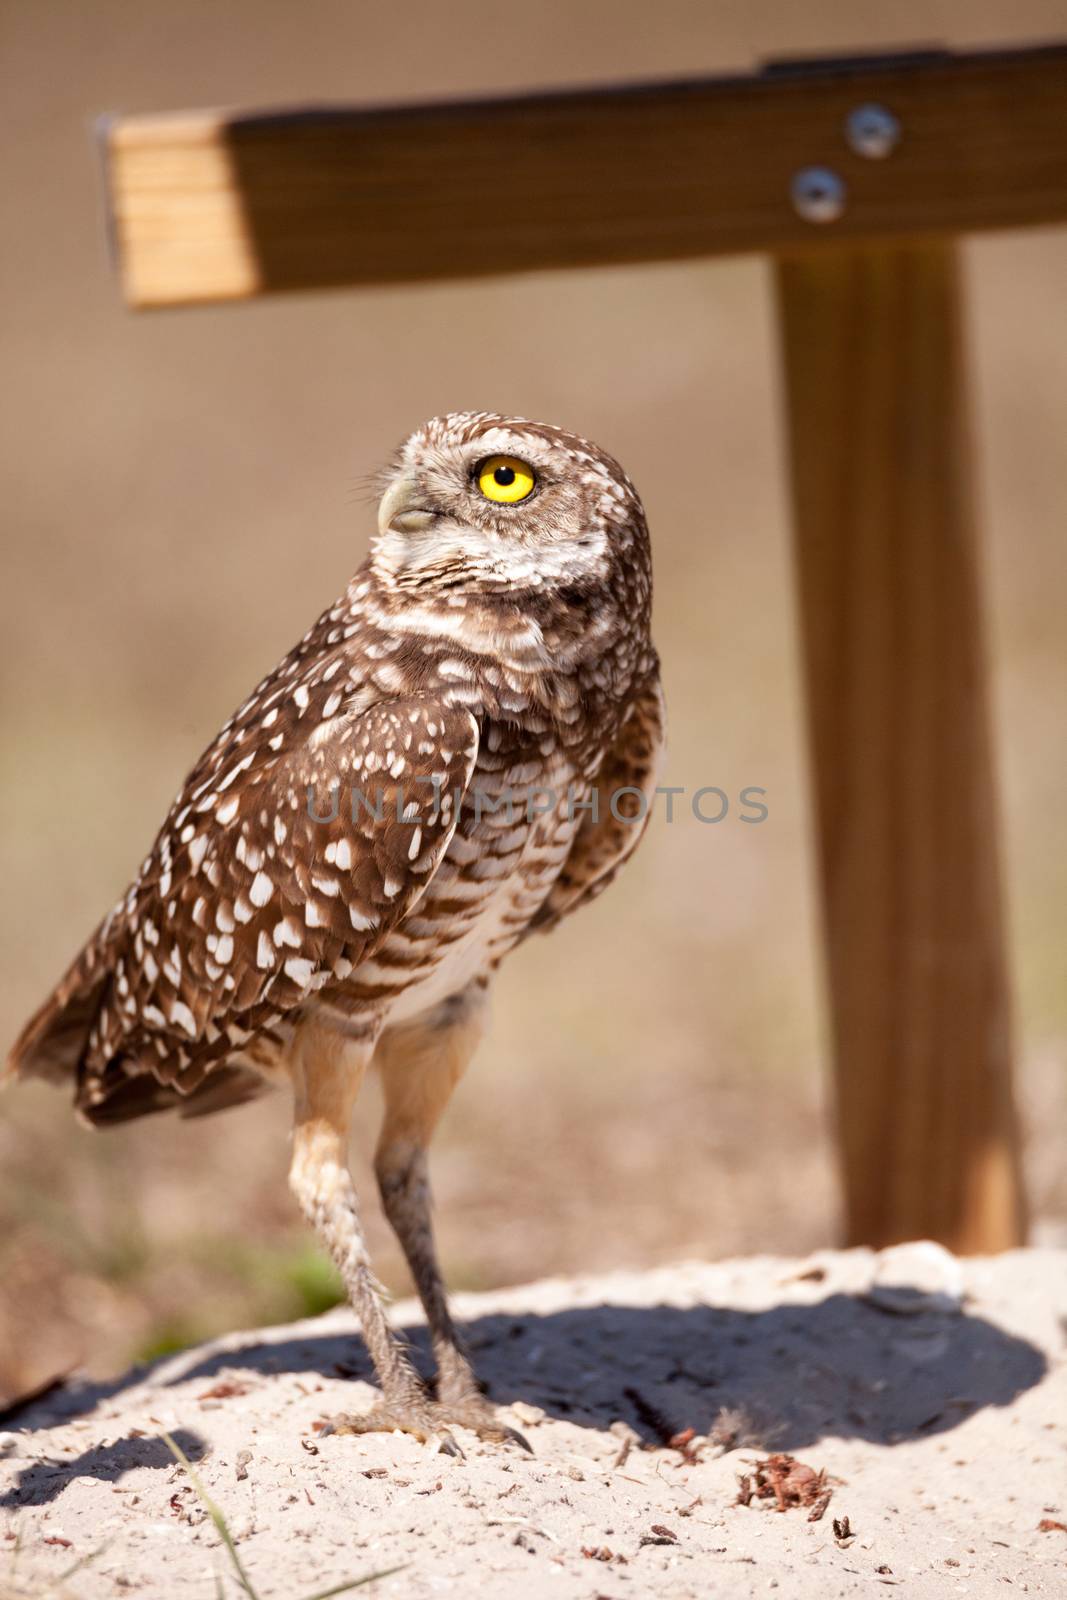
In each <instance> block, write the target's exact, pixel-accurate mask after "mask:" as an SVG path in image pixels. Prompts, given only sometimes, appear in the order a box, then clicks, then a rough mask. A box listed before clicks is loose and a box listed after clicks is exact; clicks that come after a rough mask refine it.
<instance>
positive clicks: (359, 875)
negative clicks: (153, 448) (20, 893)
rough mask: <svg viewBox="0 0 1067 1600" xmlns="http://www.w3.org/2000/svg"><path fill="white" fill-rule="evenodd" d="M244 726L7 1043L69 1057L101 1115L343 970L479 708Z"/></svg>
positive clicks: (453, 776)
mask: <svg viewBox="0 0 1067 1600" xmlns="http://www.w3.org/2000/svg"><path fill="white" fill-rule="evenodd" d="M278 742H279V739H278V734H277V733H275V734H274V744H278ZM250 743H251V746H252V748H251V749H250V750H249V751H248V753H247V755H246V756H245V757H244V758H243V759H242V760H240V761H237V762H235V764H234V765H233V766H232V767H231V768H230V770H229V772H227V771H224V770H220V768H219V767H218V766H217V765H216V766H214V767H213V768H212V769H211V770H210V771H209V775H208V778H207V780H206V781H205V780H204V769H203V764H202V765H201V767H200V768H198V769H197V770H196V771H195V772H194V773H193V774H192V775H191V776H190V778H189V780H188V782H187V784H186V787H185V789H184V790H183V792H182V794H181V795H180V796H179V798H178V801H177V802H176V803H175V807H174V809H173V810H172V812H171V815H170V816H169V817H168V820H167V824H166V825H165V827H164V829H163V831H162V833H161V834H160V836H159V838H158V839H157V841H156V843H155V846H154V847H153V850H152V852H151V854H150V855H149V857H148V859H147V860H146V862H145V864H144V867H143V869H142V872H141V875H140V877H139V878H138V880H137V881H136V882H135V883H134V885H133V886H132V887H131V889H130V892H129V894H128V895H127V896H126V898H125V900H123V901H121V902H120V903H119V905H118V906H117V907H116V908H115V910H114V911H113V912H112V913H111V916H110V917H109V918H108V919H107V920H106V921H105V922H104V923H103V924H102V925H101V927H100V929H99V930H98V931H97V933H96V934H95V935H94V937H93V939H91V940H90V941H89V944H88V945H87V946H86V948H85V950H84V951H83V952H82V954H81V955H80V956H79V957H78V959H77V960H76V961H75V963H74V965H73V966H72V967H71V969H70V971H69V972H68V974H67V976H66V977H65V978H64V979H63V981H62V982H61V983H60V984H59V986H58V988H57V989H56V991H55V993H54V994H53V995H52V996H51V997H50V999H49V1000H48V1001H47V1002H46V1003H45V1005H44V1006H43V1007H42V1008H41V1010H40V1011H39V1012H38V1013H37V1015H36V1016H35V1017H34V1018H33V1019H32V1020H31V1021H30V1023H29V1024H28V1025H27V1027H26V1029H25V1030H24V1032H23V1034H22V1037H21V1038H20V1040H19V1041H18V1043H17V1044H16V1046H15V1049H14V1051H13V1053H12V1060H11V1068H12V1069H13V1070H15V1071H21V1072H28V1073H31V1074H34V1073H36V1074H38V1075H43V1076H48V1077H52V1078H57V1077H60V1076H63V1075H65V1073H70V1072H71V1071H74V1072H76V1074H77V1079H78V1097H77V1098H78V1104H79V1105H80V1106H81V1107H82V1109H83V1110H85V1111H86V1113H87V1114H88V1115H89V1116H90V1118H92V1120H101V1121H103V1120H109V1118H108V1117H107V1115H106V1106H105V1102H106V1101H107V1100H108V1098H109V1097H110V1096H112V1095H116V1094H117V1095H119V1096H120V1098H121V1093H122V1090H123V1087H124V1085H125V1084H126V1083H127V1082H128V1080H129V1079H130V1078H131V1077H137V1076H143V1075H146V1074H148V1075H151V1078H152V1079H154V1080H155V1082H156V1083H158V1084H160V1085H164V1086H166V1087H167V1088H168V1089H169V1090H170V1093H169V1095H167V1096H164V1099H165V1100H167V1101H168V1102H170V1103H173V1102H174V1100H175V1099H176V1097H177V1096H187V1095H190V1094H192V1093H193V1092H194V1091H196V1090H198V1089H199V1087H200V1085H201V1084H202V1083H203V1080H204V1078H205V1075H206V1074H207V1073H209V1072H210V1071H211V1070H212V1068H215V1069H216V1071H218V1072H219V1073H220V1074H221V1072H222V1071H224V1070H228V1069H225V1068H224V1067H223V1065H222V1064H223V1063H224V1062H225V1058H226V1056H227V1055H228V1054H230V1053H231V1052H232V1051H233V1050H235V1049H240V1048H243V1047H244V1046H246V1045H247V1044H248V1042H249V1041H250V1040H252V1039H254V1038H255V1037H256V1036H257V1035H258V1034H260V1033H262V1032H263V1031H265V1030H268V1029H270V1028H271V1027H273V1026H274V1025H275V1024H277V1023H278V1022H279V1021H281V1020H283V1019H284V1018H285V1017H286V1016H287V1015H288V1014H289V1013H291V1012H292V1011H293V1010H294V1009H295V1008H296V1007H298V1006H300V1005H301V1004H302V1003H303V1002H304V1001H306V1000H307V999H308V998H309V997H310V996H312V995H315V994H317V993H319V992H322V991H325V992H326V993H327V994H328V993H329V991H330V989H331V987H337V986H340V985H342V984H343V983H344V982H345V980H346V979H347V978H348V976H349V974H350V973H351V972H352V971H353V969H354V968H356V967H357V966H358V965H359V963H360V962H361V961H363V960H365V959H367V958H368V957H369V956H370V955H371V954H372V953H373V951H374V950H375V949H376V948H377V946H378V945H379V944H380V943H381V941H382V940H383V939H384V938H385V937H386V935H387V934H388V933H389V932H390V931H391V930H392V929H393V928H395V927H396V926H397V925H398V923H400V922H401V921H403V919H404V917H405V916H406V915H407V914H408V913H409V912H410V911H411V909H412V907H413V906H414V905H415V904H416V903H417V901H418V900H419V898H420V896H421V895H422V894H423V892H424V891H425V889H426V887H427V886H428V884H429V882H430V880H431V878H432V877H433V874H434V872H435V871H436V869H437V867H438V865H439V864H440V861H441V859H442V857H443V856H444V854H445V851H446V850H447V848H448V844H449V841H450V839H451V838H452V834H453V832H454V831H455V826H456V821H457V816H458V811H459V805H460V801H461V797H462V794H463V792H464V791H465V790H466V788H467V785H468V784H469V782H470V777H471V773H472V771H473V769H474V763H475V759H476V757H477V752H478V725H477V723H476V722H475V719H474V717H473V716H472V715H471V713H470V712H469V711H466V710H464V709H462V708H454V707H450V706H446V705H444V704H441V703H438V702H437V701H434V700H430V699H425V698H422V697H413V698H410V699H395V700H390V701H387V702H384V703H381V704H377V705H374V706H372V707H370V708H369V709H367V710H363V711H360V712H357V713H354V714H349V715H345V714H342V715H340V716H337V717H334V718H333V719H331V720H330V721H327V722H319V723H317V724H315V725H313V726H312V728H311V729H310V730H309V732H307V733H304V732H303V731H302V728H301V726H300V725H298V724H292V725H291V726H290V727H289V729H288V731H287V736H286V737H285V738H284V739H282V740H281V742H280V745H279V748H277V749H275V748H272V747H271V744H270V743H269V742H267V741H266V739H265V735H264V738H263V740H253V741H250ZM220 1088H221V1085H220ZM235 1097H237V1098H239V1097H240V1096H239V1095H237V1096H235ZM157 1098H158V1097H157ZM198 1098H199V1097H198ZM142 1109H155V1106H154V1104H153V1105H145V1106H143V1107H142ZM98 1112H99V1114H97V1113H98Z"/></svg>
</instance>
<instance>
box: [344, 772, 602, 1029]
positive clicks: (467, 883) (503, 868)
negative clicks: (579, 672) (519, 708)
mask: <svg viewBox="0 0 1067 1600" xmlns="http://www.w3.org/2000/svg"><path fill="white" fill-rule="evenodd" d="M587 793H588V783H587V781H586V780H584V779H583V778H582V777H581V775H580V774H579V773H578V771H577V769H576V767H575V765H574V763H573V761H572V760H571V759H570V757H569V756H568V755H567V754H565V753H564V752H563V751H562V750H557V751H555V752H554V753H553V754H552V755H550V756H548V757H545V756H543V755H541V754H540V752H533V753H532V752H531V751H530V750H529V748H527V749H525V750H521V751H519V752H517V754H516V757H515V759H512V760H510V761H509V762H508V763H507V764H506V765H503V766H502V765H501V764H500V761H499V758H498V757H494V756H492V755H491V754H487V756H486V758H485V759H483V760H481V761H479V763H478V764H477V765H476V767H475V771H474V777H473V779H472V782H471V787H470V792H469V793H468V795H467V797H466V799H465V800H464V804H463V809H462V811H461V813H460V820H459V823H458V825H457V828H456V832H455V834H454V836H453V838H452V842H451V844H450V845H449V847H448V850H447V852H446V854H445V857H444V860H443V861H442V863H441V866H440V867H439V868H438V871H437V873H436V875H435V877H434V879H433V881H432V883H431V884H430V886H429V888H428V889H427V891H426V893H425V895H424V896H423V898H422V899H421V901H420V902H419V904H418V905H417V906H416V907H415V910H414V911H413V913H412V914H411V915H410V916H408V917H407V918H406V920H405V922H404V924H403V926H402V927H401V928H399V929H398V930H397V931H396V932H395V933H393V934H391V935H390V936H389V938H388V939H386V941H385V942H384V944H383V945H382V947H381V949H380V950H379V952H378V953H377V955H376V956H375V957H374V959H373V960H371V961H369V962H365V963H364V964H363V965H362V966H361V967H360V969H359V973H358V981H357V982H354V983H353V984H352V985H350V987H349V991H348V993H347V994H346V996H345V1001H347V1002H348V1003H349V1004H352V1003H354V1007H355V1009H357V1010H364V1009H365V1010H366V1011H368V1012H381V1013H384V1021H385V1024H386V1026H388V1025H391V1024H394V1023H398V1022H406V1021H408V1020H409V1019H410V1018H412V1017H415V1016H418V1015H419V1014H420V1013H421V1012H424V1011H427V1010H429V1009H430V1008H431V1007H433V1006H435V1005H437V1004H438V1003H439V1002H440V1001H442V1000H445V999H447V998H448V997H449V996H450V995H453V994H457V993H459V992H460V991H461V990H463V989H465V988H466V987H467V986H468V984H470V983H472V982H473V981H474V980H475V979H477V978H479V977H482V976H485V975H488V974H489V973H490V972H492V971H493V969H494V968H495V967H496V966H498V965H499V963H500V961H501V960H502V959H503V958H504V956H506V955H507V954H508V952H509V951H510V950H512V949H514V947H515V945H516V944H518V943H519V941H520V940H521V939H522V937H523V936H524V934H525V933H526V931H527V929H528V928H529V926H530V922H531V920H532V919H533V917H534V916H535V915H536V913H537V911H538V910H539V909H540V907H541V905H542V904H543V902H544V900H545V897H546V895H547V894H548V892H549V890H550V889H551V887H552V885H553V883H554V882H555V881H556V879H557V877H558V876H559V873H560V870H561V868H562V866H563V863H564V862H565V860H566V859H567V854H568V851H569V850H570V847H571V843H572V840H573V838H574V834H575V831H576V829H577V827H578V825H579V823H580V821H581V818H582V815H583V811H582V801H583V800H584V799H585V797H586V795H587ZM346 1009H347V1005H346ZM350 1014H351V1013H350Z"/></svg>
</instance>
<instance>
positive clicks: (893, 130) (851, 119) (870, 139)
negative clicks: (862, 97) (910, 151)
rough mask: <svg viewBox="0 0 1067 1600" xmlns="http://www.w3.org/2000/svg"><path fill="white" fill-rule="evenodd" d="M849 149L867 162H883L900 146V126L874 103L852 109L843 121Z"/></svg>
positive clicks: (888, 112)
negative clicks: (864, 157) (863, 157)
mask: <svg viewBox="0 0 1067 1600" xmlns="http://www.w3.org/2000/svg"><path fill="white" fill-rule="evenodd" d="M845 138H846V139H847V140H848V144H849V149H851V150H854V151H855V153H856V154H857V155H858V156H866V157H867V159H868V160H869V161H884V160H885V158H886V156H888V155H892V153H893V151H894V150H895V149H896V147H897V145H898V144H899V143H900V123H899V122H898V120H897V118H896V117H895V116H894V115H893V113H892V112H891V111H889V110H887V108H886V107H885V106H880V105H878V104H876V103H875V102H874V101H873V100H872V101H870V102H869V103H868V104H867V105H863V106H855V107H854V108H853V109H852V110H851V111H850V112H849V114H848V116H847V117H846V118H845Z"/></svg>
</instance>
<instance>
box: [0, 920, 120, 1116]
mask: <svg viewBox="0 0 1067 1600" xmlns="http://www.w3.org/2000/svg"><path fill="white" fill-rule="evenodd" d="M88 957H89V951H88V950H86V951H84V952H83V953H82V955H81V956H79V957H78V959H77V961H75V963H74V965H73V966H72V967H71V969H70V971H69V972H68V973H67V974H66V976H65V977H64V978H63V979H62V980H61V982H60V983H58V984H57V985H56V987H55V989H54V990H53V991H52V993H51V994H50V995H49V996H48V999H47V1000H46V1001H45V1002H44V1004H43V1005H42V1006H41V1007H40V1008H39V1009H38V1010H37V1011H36V1012H34V1014H33V1016H32V1017H31V1018H30V1020H29V1022H27V1024H26V1026H25V1027H24V1028H23V1030H22V1032H21V1033H20V1034H19V1036H18V1038H17V1039H16V1040H15V1043H14V1045H13V1046H12V1048H11V1052H10V1054H9V1056H8V1058H7V1062H6V1065H5V1066H4V1069H3V1071H2V1072H0V1084H6V1083H10V1082H11V1080H12V1079H13V1078H43V1079H45V1081H46V1082H48V1083H58V1084H64V1083H70V1082H71V1080H72V1079H73V1078H75V1077H76V1076H77V1072H78V1067H79V1066H80V1064H81V1061H82V1057H83V1056H84V1054H85V1047H86V1045H87V1043H88V1040H89V1033H90V1031H91V1029H92V1026H93V1022H94V1021H95V1019H96V1014H97V1012H98V1011H99V1009H100V1002H101V999H102V998H103V994H104V990H105V989H106V987H107V984H108V981H109V977H110V974H109V973H108V972H107V970H106V969H105V970H104V971H101V970H100V966H99V963H98V962H97V961H96V960H90V959H88Z"/></svg>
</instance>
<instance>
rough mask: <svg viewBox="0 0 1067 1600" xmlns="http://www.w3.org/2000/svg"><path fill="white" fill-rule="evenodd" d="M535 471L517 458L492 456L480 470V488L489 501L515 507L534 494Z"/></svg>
mask: <svg viewBox="0 0 1067 1600" xmlns="http://www.w3.org/2000/svg"><path fill="white" fill-rule="evenodd" d="M533 486H534V471H533V468H532V467H531V466H528V465H527V463H526V462H525V461H520V460H519V459H518V457H517V456H490V457H489V460H488V461H483V462H482V464H481V466H480V467H479V468H478V487H479V489H480V490H481V491H482V493H483V494H484V495H485V498H486V499H487V500H496V501H497V502H498V503H499V504H501V505H506V506H513V505H514V504H515V502H516V501H517V500H525V499H526V496H527V495H528V494H532V493H533Z"/></svg>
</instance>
